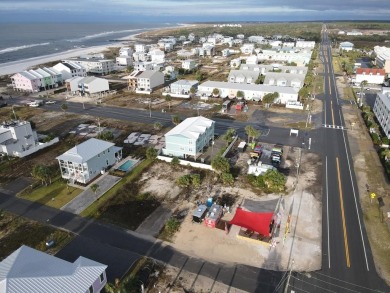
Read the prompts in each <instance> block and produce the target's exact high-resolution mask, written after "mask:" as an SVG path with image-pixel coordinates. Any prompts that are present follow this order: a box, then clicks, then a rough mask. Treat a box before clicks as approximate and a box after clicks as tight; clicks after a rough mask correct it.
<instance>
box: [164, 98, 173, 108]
mask: <svg viewBox="0 0 390 293" xmlns="http://www.w3.org/2000/svg"><path fill="white" fill-rule="evenodd" d="M165 101H167V102H168V106H169V111H171V101H172V97H171V95H166V96H165Z"/></svg>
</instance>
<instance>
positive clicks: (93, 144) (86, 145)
mask: <svg viewBox="0 0 390 293" xmlns="http://www.w3.org/2000/svg"><path fill="white" fill-rule="evenodd" d="M112 146H114V144H113V143H112V142H108V141H104V140H100V139H96V138H90V139H88V140H87V141H84V142H83V143H80V144H79V145H76V146H75V147H73V148H71V149H70V150H68V151H66V152H65V153H63V154H62V155H60V156H58V157H57V158H56V159H57V160H64V161H70V162H74V163H78V164H82V163H85V162H87V161H88V160H90V159H91V158H93V157H95V156H97V155H98V154H100V153H102V152H103V151H105V150H107V149H108V148H110V147H112Z"/></svg>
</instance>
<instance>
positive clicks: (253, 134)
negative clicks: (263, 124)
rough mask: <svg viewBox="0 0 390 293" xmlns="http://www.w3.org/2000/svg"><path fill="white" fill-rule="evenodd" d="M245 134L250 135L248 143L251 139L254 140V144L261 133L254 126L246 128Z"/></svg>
mask: <svg viewBox="0 0 390 293" xmlns="http://www.w3.org/2000/svg"><path fill="white" fill-rule="evenodd" d="M245 132H246V135H248V143H249V138H252V142H253V141H254V140H255V139H256V138H257V137H259V135H260V131H258V130H257V129H256V128H254V127H253V126H252V125H247V126H245Z"/></svg>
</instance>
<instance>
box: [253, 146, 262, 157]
mask: <svg viewBox="0 0 390 293" xmlns="http://www.w3.org/2000/svg"><path fill="white" fill-rule="evenodd" d="M261 150H262V148H261V144H258V145H256V146H255V148H254V149H253V152H254V153H257V154H259V155H260V156H261V153H262V151H261Z"/></svg>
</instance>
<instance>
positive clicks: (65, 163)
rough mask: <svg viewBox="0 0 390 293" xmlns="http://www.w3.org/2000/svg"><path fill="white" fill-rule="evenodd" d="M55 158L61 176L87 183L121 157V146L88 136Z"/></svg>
mask: <svg viewBox="0 0 390 293" xmlns="http://www.w3.org/2000/svg"><path fill="white" fill-rule="evenodd" d="M56 159H57V160H58V163H59V165H60V170H61V176H62V178H64V179H67V180H71V181H72V182H80V183H82V184H87V183H88V182H90V181H91V180H92V179H94V178H95V177H96V176H98V175H99V174H100V173H101V172H104V171H105V170H106V169H107V168H109V167H111V166H112V165H114V164H115V163H117V162H119V161H120V160H121V159H122V148H121V147H117V146H115V144H113V143H111V142H107V141H104V140H100V139H96V138H90V139H89V140H87V141H85V142H83V143H81V144H79V145H76V146H75V147H73V148H71V149H70V150H68V151H66V152H65V153H63V154H62V155H60V156H58V157H57V158H56Z"/></svg>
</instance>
